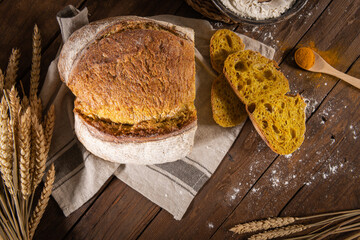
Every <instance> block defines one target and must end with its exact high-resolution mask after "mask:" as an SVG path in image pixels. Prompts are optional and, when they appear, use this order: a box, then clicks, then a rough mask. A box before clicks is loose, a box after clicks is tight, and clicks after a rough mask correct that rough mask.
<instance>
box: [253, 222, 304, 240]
mask: <svg viewBox="0 0 360 240" xmlns="http://www.w3.org/2000/svg"><path fill="white" fill-rule="evenodd" d="M305 229H307V227H306V226H305V225H292V226H286V227H281V228H276V229H274V230H270V231H266V232H263V233H258V234H255V235H252V236H251V237H250V238H249V240H266V239H274V238H279V237H284V236H288V235H291V234H294V233H298V232H302V231H304V230H305Z"/></svg>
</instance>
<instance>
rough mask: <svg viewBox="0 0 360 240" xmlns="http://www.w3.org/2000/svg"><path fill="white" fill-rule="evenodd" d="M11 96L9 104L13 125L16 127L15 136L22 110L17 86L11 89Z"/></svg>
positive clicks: (9, 93)
mask: <svg viewBox="0 0 360 240" xmlns="http://www.w3.org/2000/svg"><path fill="white" fill-rule="evenodd" d="M8 95H9V104H10V113H11V119H10V121H11V125H12V126H13V127H14V131H15V132H14V134H16V132H17V130H18V123H19V114H20V110H21V105H20V98H19V95H18V91H17V90H16V88H15V86H14V85H13V86H12V87H11V90H10V91H8Z"/></svg>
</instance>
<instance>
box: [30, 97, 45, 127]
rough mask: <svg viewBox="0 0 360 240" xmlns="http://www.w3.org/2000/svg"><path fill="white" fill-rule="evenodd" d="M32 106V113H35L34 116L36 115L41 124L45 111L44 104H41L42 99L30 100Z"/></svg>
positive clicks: (33, 98)
mask: <svg viewBox="0 0 360 240" xmlns="http://www.w3.org/2000/svg"><path fill="white" fill-rule="evenodd" d="M30 106H31V111H32V112H33V114H35V115H36V117H37V119H38V120H39V122H41V119H42V110H43V109H42V104H41V99H40V98H38V97H37V96H34V97H32V98H30Z"/></svg>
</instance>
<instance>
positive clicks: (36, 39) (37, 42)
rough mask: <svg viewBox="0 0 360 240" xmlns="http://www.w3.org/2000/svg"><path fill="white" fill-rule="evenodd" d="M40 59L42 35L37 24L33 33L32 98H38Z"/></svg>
mask: <svg viewBox="0 0 360 240" xmlns="http://www.w3.org/2000/svg"><path fill="white" fill-rule="evenodd" d="M40 61H41V36H40V32H39V28H38V27H37V25H35V26H34V34H33V55H32V64H31V76H30V100H31V101H32V100H33V99H35V98H36V94H37V90H38V86H39V79H40Z"/></svg>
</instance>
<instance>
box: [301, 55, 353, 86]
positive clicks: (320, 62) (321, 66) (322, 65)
mask: <svg viewBox="0 0 360 240" xmlns="http://www.w3.org/2000/svg"><path fill="white" fill-rule="evenodd" d="M313 53H314V55H315V62H314V65H313V66H312V67H311V68H309V69H306V70H308V71H312V72H321V73H326V74H329V75H332V76H335V77H337V78H340V79H342V80H344V81H345V82H347V83H349V84H351V85H353V86H354V87H356V88H358V89H360V79H358V78H355V77H352V76H350V75H348V74H345V73H343V72H340V71H338V70H336V69H335V68H333V67H332V66H330V64H328V63H327V62H326V61H325V60H324V59H323V58H322V57H321V56H320V55H319V54H317V53H316V52H314V51H313Z"/></svg>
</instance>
